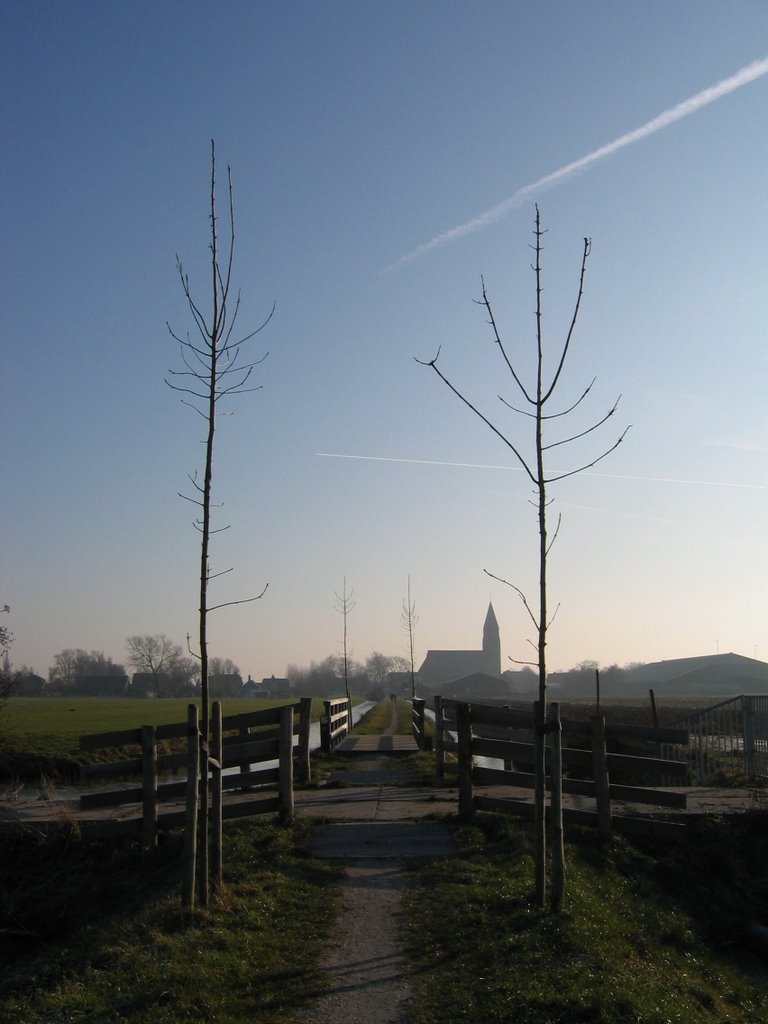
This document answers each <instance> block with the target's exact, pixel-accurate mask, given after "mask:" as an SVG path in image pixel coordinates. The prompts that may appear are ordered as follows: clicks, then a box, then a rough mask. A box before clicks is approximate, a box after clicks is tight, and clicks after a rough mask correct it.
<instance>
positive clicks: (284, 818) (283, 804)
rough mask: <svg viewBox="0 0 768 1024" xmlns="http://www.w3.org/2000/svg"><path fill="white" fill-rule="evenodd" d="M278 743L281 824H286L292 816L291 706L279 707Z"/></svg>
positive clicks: (279, 812)
mask: <svg viewBox="0 0 768 1024" xmlns="http://www.w3.org/2000/svg"><path fill="white" fill-rule="evenodd" d="M278 745H279V748H280V753H279V755H278V756H279V758H280V781H279V783H278V787H279V797H280V810H279V811H278V815H279V818H280V824H281V825H287V824H288V823H289V822H290V821H291V820H292V818H293V707H292V706H291V705H287V706H286V707H284V708H280V726H279V739H278Z"/></svg>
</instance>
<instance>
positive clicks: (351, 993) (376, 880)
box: [297, 704, 411, 1024]
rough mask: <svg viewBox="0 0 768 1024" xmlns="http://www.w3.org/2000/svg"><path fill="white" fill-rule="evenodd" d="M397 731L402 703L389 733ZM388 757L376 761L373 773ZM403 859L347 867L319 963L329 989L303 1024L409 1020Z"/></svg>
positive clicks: (399, 1023) (302, 1019) (399, 1022)
mask: <svg viewBox="0 0 768 1024" xmlns="http://www.w3.org/2000/svg"><path fill="white" fill-rule="evenodd" d="M397 729H398V716H397V705H396V704H393V705H392V721H391V722H390V724H389V727H388V728H387V730H386V732H385V735H394V734H395V733H396V732H397ZM385 761H386V758H385V757H384V758H378V759H371V760H370V761H369V762H368V764H369V766H370V769H371V771H375V770H377V769H378V770H380V769H381V767H382V762H385ZM404 884H405V882H404V878H403V874H402V862H401V861H398V860H366V861H354V862H350V863H349V864H348V865H347V866H346V868H345V870H344V878H343V881H342V886H341V894H340V898H339V903H338V911H337V912H338V917H337V919H336V922H335V926H334V932H333V935H332V938H331V941H330V944H329V948H328V952H327V954H326V957H325V959H324V960H323V962H322V963H321V965H320V967H321V970H322V972H323V974H324V975H325V977H326V978H327V980H328V989H327V990H326V991H325V992H324V993H323V994H322V995H321V996H320V997H319V998H318V1000H317V1001H316V1002H315V1003H313V1005H312V1006H311V1007H309V1008H308V1009H307V1010H305V1011H304V1012H303V1013H302V1014H301V1016H300V1017H298V1018H297V1020H298V1022H299V1024H332V1022H335V1021H345V1022H347V1024H409V1022H410V1020H411V1017H410V1012H409V1008H410V1003H411V994H410V988H409V985H408V979H407V974H406V970H405V965H404V961H403V959H402V954H401V951H400V944H399V940H398V931H399V927H400V918H401V913H402V910H401V895H402V890H403V886H404Z"/></svg>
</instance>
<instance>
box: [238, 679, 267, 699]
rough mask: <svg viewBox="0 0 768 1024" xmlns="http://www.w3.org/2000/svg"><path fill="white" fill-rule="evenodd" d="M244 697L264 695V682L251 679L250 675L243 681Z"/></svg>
mask: <svg viewBox="0 0 768 1024" xmlns="http://www.w3.org/2000/svg"><path fill="white" fill-rule="evenodd" d="M242 695H243V697H263V696H264V686H263V684H262V683H257V682H256V680H255V679H251V677H250V676H248V678H247V679H246V681H245V682H244V683H243V694H242Z"/></svg>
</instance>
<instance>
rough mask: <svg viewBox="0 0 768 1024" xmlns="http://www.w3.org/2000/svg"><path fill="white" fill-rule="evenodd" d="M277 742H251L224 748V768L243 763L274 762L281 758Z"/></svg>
mask: <svg viewBox="0 0 768 1024" xmlns="http://www.w3.org/2000/svg"><path fill="white" fill-rule="evenodd" d="M279 753H280V745H279V743H278V741H277V740H249V741H248V742H247V743H235V744H233V745H232V746H231V747H225V748H224V767H225V768H229V767H231V766H232V765H235V764H240V762H241V761H273V760H274V759H275V758H276V757H278V756H279Z"/></svg>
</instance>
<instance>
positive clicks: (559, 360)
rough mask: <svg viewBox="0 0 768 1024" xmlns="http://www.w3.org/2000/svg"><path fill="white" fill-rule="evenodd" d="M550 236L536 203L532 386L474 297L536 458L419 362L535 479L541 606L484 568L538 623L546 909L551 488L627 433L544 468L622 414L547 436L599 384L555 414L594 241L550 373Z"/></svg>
mask: <svg viewBox="0 0 768 1024" xmlns="http://www.w3.org/2000/svg"><path fill="white" fill-rule="evenodd" d="M543 235H544V231H543V230H542V227H541V218H540V214H539V208H538V206H536V217H535V227H534V237H535V244H534V245H533V246H532V248H533V250H534V253H535V262H534V264H533V268H532V269H533V271H534V275H535V281H536V307H535V345H536V361H535V367H536V369H535V377H534V380H533V382H532V383H530V384H526V383H524V381H523V379H522V376H521V375H520V373H519V372H518V370H517V368H516V363H515V361H513V359H512V358H511V357H510V356H509V354H508V352H507V347H506V345H505V343H504V342H503V340H502V338H501V335H500V333H499V328H498V325H497V323H496V318H495V317H494V314H493V309H492V307H491V302H490V299H489V298H488V292H487V291H486V287H485V281H484V280H483V278H482V277H481V279H480V280H481V286H482V298H481V299H479V300H476V301H477V302H478V304H479V305H481V306H482V307H483V308H484V309H485V311H486V313H487V314H488V323H489V325H490V327H491V332H492V337H493V342H494V344H495V345H496V346H497V348H498V351H499V354H500V356H501V359H502V361H503V364H504V367H505V369H506V371H507V372H508V374H509V376H510V378H511V384H512V387H513V390H514V391H515V393H516V394H517V401H518V402H521V404H522V406H523V407H522V408H518V407H517V406H516V405H514V404H512V403H511V402H510V401H509V400H507V399H506V398H503V397H502V396H501V395H499V396H498V397H499V400H500V401H501V402H502V404H503V405H504V406H505V408H507V409H508V410H510V411H511V412H514V413H516V414H518V415H520V416H523V417H526V418H528V419H530V420H531V421H532V426H533V445H532V452H531V455H530V456H526V455H525V454H523V448H522V446H521V445H520V444H519V443H518V442H517V441H516V440H515V441H513V440H511V439H510V435H509V433H508V432H507V430H506V428H501V427H499V426H497V425H496V423H495V422H494V421H492V420H491V419H490V418H489V417H488V416H486V415H485V413H483V412H482V411H481V410H480V409H479V408H478V406H477V405H475V404H474V403H473V402H471V401H470V400H469V399H468V398H466V396H465V395H464V394H463V392H462V391H461V390H460V389H459V388H457V387H455V386H454V385H453V384H452V383H451V381H450V380H449V379H448V377H447V376H446V375H445V374H444V373H443V372H442V370H441V369H440V368H439V366H438V365H437V362H438V359H439V357H440V349H439V348H438V351H437V354H436V355H435V356H434V358H433V359H430V360H420V359H417V360H416V362H418V363H420V364H421V365H422V366H428V367H431V369H432V370H434V372H435V373H436V374H437V375H438V377H439V378H440V379H441V380H442V381H443V383H444V384H446V385H447V387H448V388H450V390H451V391H452V392H453V394H454V395H456V397H457V398H459V399H460V400H461V401H462V402H463V403H464V405H466V406H467V407H468V408H469V409H470V410H471V411H472V412H473V413H474V414H475V415H476V416H478V417H479V418H480V419H481V420H482V422H483V423H485V425H486V426H487V427H489V428H490V430H491V431H492V432H493V433H494V434H495V435H496V437H498V438H499V440H500V441H501V442H502V443H503V444H504V445H506V447H507V448H508V450H509V451H511V452H512V454H513V456H514V457H515V459H516V461H517V462H518V463H519V465H520V466H521V467H522V469H523V471H524V472H525V474H526V475H527V477H528V479H529V480H530V482H531V483H532V484H533V489H534V494H535V505H536V509H537V513H538V523H539V545H538V550H539V585H538V609H536V607H535V605H534V606H533V607H532V605H531V603H530V602H529V601H528V599H527V597H526V595H525V593H524V592H523V590H522V589H521V588H520V587H518V586H517V585H516V584H514V583H510V582H509V581H507V580H505V579H502V578H501V577H500V576H496V575H494V574H493V573H490V572H488V570H487V569H486V570H484V571H485V572H486V573H487V574H488V575H489V576H491V577H493V578H494V579H496V580H498V581H499V582H502V583H504V584H506V585H507V586H509V587H511V588H512V589H513V590H514V591H515V592H516V593H517V594H518V596H519V597H520V599H521V600H522V602H523V605H524V606H525V610H526V612H527V614H528V616H529V617H530V619H531V622H532V623H533V626H534V629H535V631H536V641H535V643H533V646H534V648H535V650H536V654H537V659H536V661H535V662H534V661H522V662H519V663H520V664H527V665H533V666H535V667H537V668H538V677H539V699H538V702H537V720H536V730H537V733H538V736H539V740H540V741H539V742H538V743H537V745H536V758H535V798H534V799H535V831H536V898H537V901H538V903H539V904H540V905H543V904H544V901H545V896H546V831H545V829H546V826H545V813H546V792H545V755H546V751H545V745H544V742H543V738H544V736H545V734H546V729H547V708H546V682H547V657H546V655H547V631H548V629H549V627H550V625H551V623H552V620H553V618H554V615H555V614H556V613H557V608H555V612H554V614H550V611H549V607H548V602H547V597H548V595H547V560H548V557H549V553H550V550H551V547H552V544H553V543H554V541H555V539H556V537H557V533H558V530H559V528H560V517H558V520H557V524H556V526H555V528H554V531H553V533H552V536H551V537H550V536H549V532H548V526H549V524H548V519H547V510H548V507H549V504H550V500H551V499H550V497H549V491H548V487H549V485H550V484H553V483H555V482H556V481H558V480H564V479H565V478H566V477H570V476H574V475H575V474H577V473H582V472H584V471H585V470H587V469H589V468H590V467H592V466H594V465H596V464H597V463H598V462H600V461H602V459H604V458H605V457H606V456H607V455H609V454H610V453H611V452H612V451H614V449H616V448H617V447H618V446H619V445H620V444H621V442H622V441H623V440H624V437H625V435H626V433H627V430H629V427H627V428H625V430H624V431H623V432H622V433H621V434H620V436H619V437H618V439H617V440H616V441H615V442H614V443H613V444H611V445H610V446H609V447H608V448H606V449H604V450H603V451H602V452H601V454H600V455H598V456H597V457H596V458H593V459H590V460H589V461H587V462H584V463H581V464H579V465H577V466H575V467H574V468H572V469H564V470H558V471H551V470H548V468H547V466H546V462H547V456H548V453H549V452H551V451H552V450H553V449H558V450H560V451H561V450H562V448H563V446H564V445H568V444H571V443H573V442H575V441H577V440H579V439H581V438H584V437H586V436H587V435H588V434H591V433H592V431H594V430H597V428H598V427H600V426H602V425H603V424H604V423H605V422H606V421H607V420H608V419H610V417H611V416H613V414H614V412H615V411H616V407H617V405H618V403H619V400H620V398H621V396H619V398H617V399H616V401H615V402H614V403H613V405H612V406H611V407H610V408H609V409H608V411H607V412H606V413H605V414H604V415H603V416H601V417H599V418H598V419H596V420H594V421H592V422H591V423H590V425H589V426H587V427H586V428H584V429H577V430H576V431H575V432H574V433H570V434H569V433H568V432H567V430H566V431H565V432H564V433H563V434H562V435H561V436H556V437H555V439H554V440H551V441H550V440H548V439H547V438H546V437H545V427H548V426H550V425H552V423H553V421H554V425H555V426H558V425H560V423H562V422H563V419H564V418H565V417H568V416H569V414H571V413H573V411H574V410H575V409H576V408H577V407H578V406H579V405H581V403H582V402H583V401H584V399H585V398H586V397H587V395H588V394H589V393H590V391H591V390H592V387H593V385H594V383H595V379H593V380H592V382H591V383H590V384H589V385H588V386H587V387H586V388H585V389H584V390H583V391H582V393H581V394H580V395H579V397H578V398H576V400H575V401H572V402H570V404H566V405H565V406H564V407H561V408H559V409H555V410H554V411H551V412H550V411H549V410H550V408H551V407H552V402H553V399H554V398H555V397H557V398H559V391H558V383H559V382H560V379H561V375H562V372H563V367H564V366H565V361H566V357H567V356H568V354H569V351H570V346H571V340H572V338H573V333H574V330H575V327H576V321H577V319H578V316H579V309H580V307H581V300H582V296H583V294H584V279H585V275H586V270H587V261H588V259H589V255H590V251H591V248H592V243H591V240H590V239H589V238H585V239H584V245H583V249H582V256H581V269H580V273H579V286H578V293H577V296H576V301H575V303H574V307H573V312H572V315H571V319H570V325H569V327H568V330H567V333H566V336H565V340H564V342H563V344H562V346H561V347H560V350H559V352H557V353H556V354H555V359H554V361H553V362H552V363H551V364H549V365H550V366H551V367H552V369H550V370H548V369H547V365H545V352H544V340H543V330H542V316H543V307H542V271H541V254H542V250H543V246H542V237H543Z"/></svg>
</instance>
